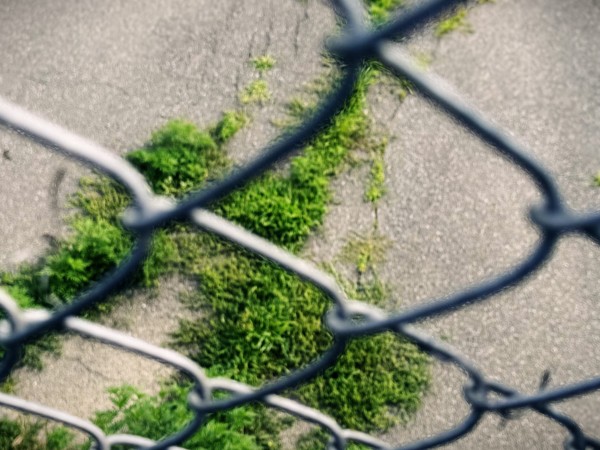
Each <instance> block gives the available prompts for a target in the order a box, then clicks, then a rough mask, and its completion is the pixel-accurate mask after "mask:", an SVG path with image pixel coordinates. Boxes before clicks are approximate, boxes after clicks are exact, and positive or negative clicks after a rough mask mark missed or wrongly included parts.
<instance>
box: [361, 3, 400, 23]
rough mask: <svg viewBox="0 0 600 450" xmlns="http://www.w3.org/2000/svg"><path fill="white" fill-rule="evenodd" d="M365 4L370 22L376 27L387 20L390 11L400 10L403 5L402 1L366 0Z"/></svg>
mask: <svg viewBox="0 0 600 450" xmlns="http://www.w3.org/2000/svg"><path fill="white" fill-rule="evenodd" d="M365 3H366V4H367V7H368V11H369V16H370V17H371V20H372V21H373V23H374V24H376V25H378V24H381V23H383V22H385V21H386V20H387V19H388V18H389V16H390V12H391V11H393V10H394V9H395V8H400V7H401V6H402V5H403V4H404V0H367V1H366V2H365Z"/></svg>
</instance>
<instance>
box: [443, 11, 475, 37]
mask: <svg viewBox="0 0 600 450" xmlns="http://www.w3.org/2000/svg"><path fill="white" fill-rule="evenodd" d="M467 13H468V10H467V8H465V7H460V8H458V10H457V11H456V12H455V13H454V14H453V15H452V16H450V17H448V18H446V19H444V20H442V21H441V22H440V23H438V24H437V26H436V27H435V35H436V36H437V37H442V36H445V35H446V34H448V33H451V32H453V31H458V30H460V31H463V32H465V33H472V32H473V27H472V26H471V24H470V23H469V21H468V19H467Z"/></svg>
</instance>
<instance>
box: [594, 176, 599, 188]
mask: <svg viewBox="0 0 600 450" xmlns="http://www.w3.org/2000/svg"><path fill="white" fill-rule="evenodd" d="M594 184H595V185H596V186H598V187H600V172H598V173H597V174H596V176H595V177H594Z"/></svg>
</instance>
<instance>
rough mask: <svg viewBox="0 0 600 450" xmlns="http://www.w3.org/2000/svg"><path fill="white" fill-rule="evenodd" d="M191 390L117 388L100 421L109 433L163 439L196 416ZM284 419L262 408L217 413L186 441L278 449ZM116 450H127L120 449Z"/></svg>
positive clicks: (193, 447) (197, 446)
mask: <svg viewBox="0 0 600 450" xmlns="http://www.w3.org/2000/svg"><path fill="white" fill-rule="evenodd" d="M188 392H189V388H188V386H187V385H185V384H183V385H182V384H176V383H170V384H168V385H166V386H164V387H163V389H162V390H161V391H160V393H159V394H158V395H156V396H150V395H147V394H144V393H142V392H140V391H138V390H137V389H135V388H134V387H132V386H127V385H126V386H121V387H118V388H114V389H111V391H110V393H111V401H112V403H113V406H114V407H113V408H112V409H110V410H106V411H100V412H98V413H96V417H95V419H94V422H95V423H96V425H98V426H99V427H100V428H102V429H103V430H104V431H105V432H106V433H108V434H115V433H123V432H125V433H129V434H134V435H139V436H146V437H148V438H150V439H154V440H162V439H165V438H166V437H168V436H170V435H172V434H174V433H176V432H177V431H179V430H181V429H182V428H184V427H185V425H186V424H187V423H189V422H190V421H191V419H192V418H193V414H192V413H191V412H190V410H189V409H188V408H187V406H186V405H187V403H186V402H187V398H186V397H187V394H188ZM282 423H283V422H282V421H281V420H280V419H277V420H276V419H274V418H273V415H272V414H268V412H267V409H266V408H265V407H263V406H261V405H256V406H255V405H250V406H243V407H241V408H236V409H234V410H233V411H230V412H227V413H219V414H215V415H213V416H212V417H211V418H210V419H209V421H208V423H206V424H205V425H204V426H202V428H200V430H199V431H198V433H196V434H195V435H194V436H192V437H191V438H190V439H188V440H187V441H185V442H184V443H183V446H184V447H185V448H188V449H190V450H212V449H228V450H261V449H274V448H278V447H279V444H278V442H277V435H278V432H279V431H280V430H281V427H282ZM115 450H125V448H124V447H118V448H117V447H115Z"/></svg>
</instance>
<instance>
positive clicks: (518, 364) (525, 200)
mask: <svg viewBox="0 0 600 450" xmlns="http://www.w3.org/2000/svg"><path fill="white" fill-rule="evenodd" d="M200 3H201V5H200V6H198V2H191V1H175V0H173V1H166V0H165V1H161V2H152V3H151V2H142V1H139V0H138V1H132V2H127V3H125V2H111V3H109V6H106V5H102V6H101V5H99V4H97V3H95V2H87V1H84V2H76V1H74V0H71V1H65V2H62V3H61V4H60V5H55V4H53V5H50V4H41V5H40V4H38V3H35V2H33V1H19V2H17V1H7V2H3V3H2V5H0V24H1V26H0V29H2V30H3V31H4V32H3V33H1V34H0V48H2V49H3V50H2V53H3V57H2V59H1V61H0V95H2V96H4V97H7V98H9V99H11V100H13V101H15V102H18V103H20V104H22V105H24V106H26V107H27V108H30V109H32V110H33V111H36V112H39V113H41V114H43V115H45V116H47V117H51V118H52V119H53V120H55V121H56V122H58V123H60V124H62V125H65V126H67V127H68V128H70V129H73V130H75V131H77V132H79V133H81V134H83V135H85V136H87V137H90V138H92V139H95V140H97V141H99V142H100V143H102V144H104V145H106V146H107V147H109V148H112V149H114V150H115V151H117V152H119V153H122V152H124V151H126V150H128V149H131V148H135V146H137V145H140V144H141V143H143V142H144V140H145V139H147V137H148V135H149V133H150V132H151V130H153V129H155V128H156V126H157V125H158V124H160V123H162V122H164V121H165V120H166V119H167V118H170V117H178V116H182V117H187V118H190V119H191V120H194V121H196V122H198V123H209V122H211V121H214V120H216V119H217V118H218V115H219V113H220V112H221V111H222V110H226V109H231V108H234V107H235V106H236V96H237V93H238V92H239V90H240V89H241V88H242V87H243V86H244V85H245V84H246V83H247V82H248V81H249V80H250V79H252V77H253V76H255V75H254V73H253V71H252V69H251V68H250V67H249V65H248V59H249V57H251V56H256V55H258V54H263V53H271V54H272V55H273V56H274V57H275V58H276V59H277V60H278V64H277V68H276V69H275V70H274V71H273V72H272V73H271V74H270V75H268V76H269V77H270V78H269V79H268V81H269V83H270V85H271V87H272V91H273V93H274V97H275V99H274V101H273V102H272V103H271V104H270V105H268V106H267V107H265V108H263V109H258V110H256V112H255V113H254V114H253V115H254V116H255V121H254V123H253V125H252V126H251V127H250V128H249V130H247V131H244V132H243V133H242V135H240V136H239V137H238V138H237V139H236V140H235V142H234V143H233V146H232V148H231V152H232V154H233V155H234V156H235V157H236V158H237V159H238V160H239V161H244V160H246V159H247V158H248V157H249V156H250V155H252V154H254V153H255V152H256V151H258V150H259V149H260V147H261V145H262V144H264V143H265V142H267V141H268V140H269V139H271V138H272V137H273V136H275V133H276V131H277V130H276V129H275V128H274V127H273V126H272V125H271V124H270V123H269V120H270V119H272V118H273V116H276V115H277V114H278V113H279V112H280V111H281V102H282V101H283V100H284V99H286V98H289V97H290V95H292V94H293V93H294V92H297V91H299V90H300V89H301V84H302V82H304V81H310V80H311V79H313V78H314V77H316V76H317V75H318V74H319V73H321V72H322V70H323V69H322V68H321V66H320V57H319V48H320V42H321V40H322V38H323V37H324V36H325V35H326V34H327V32H328V31H329V30H331V29H332V24H333V19H332V16H331V14H330V13H329V12H328V11H327V9H326V8H324V7H323V6H322V5H320V4H318V3H316V2H314V1H309V2H307V3H306V4H304V3H301V2H292V1H289V2H276V1H268V2H267V1H245V2H234V1H224V2H215V3H210V2H207V1H203V2H200ZM202 6H204V8H203V7H202ZM469 21H470V23H471V24H472V28H473V30H474V32H473V33H471V34H465V33H460V32H457V33H453V34H450V35H448V36H446V37H444V38H443V39H442V40H441V41H438V40H437V39H435V38H433V37H431V32H430V31H429V32H426V33H424V34H423V36H420V37H419V38H418V39H417V40H416V42H415V43H414V44H411V46H410V48H411V49H412V51H414V52H415V53H417V52H418V53H423V52H424V53H429V54H432V55H433V56H434V58H433V59H434V62H433V63H432V65H431V70H432V71H434V72H435V73H437V74H439V75H441V76H442V77H444V78H445V79H447V80H448V81H449V82H450V83H451V84H452V85H454V86H455V87H456V89H457V90H458V91H459V92H461V93H463V94H465V95H466V97H467V98H468V99H469V100H470V102H471V103H472V104H474V105H475V106H477V107H478V108H480V109H481V110H482V111H483V112H485V113H486V115H487V116H489V117H491V118H492V119H493V120H494V121H495V122H496V123H498V124H499V125H501V126H502V127H504V128H505V129H506V130H508V131H509V132H510V133H511V134H512V135H513V136H515V137H516V138H517V139H518V140H519V141H520V142H521V143H523V144H524V145H525V147H526V148H528V149H529V150H530V151H531V152H532V154H533V155H534V156H535V157H536V158H538V159H539V160H540V161H542V162H543V163H544V164H545V166H546V167H548V169H549V170H551V172H552V173H553V175H554V176H555V177H556V179H557V182H558V185H559V186H560V188H561V190H562V192H563V194H564V196H565V198H566V199H567V201H568V203H569V205H570V206H572V207H573V208H575V209H582V210H583V209H588V208H594V207H595V208H598V205H599V204H600V190H599V189H595V188H593V187H592V183H591V179H592V176H593V175H594V174H595V173H596V172H597V171H598V170H599V169H600V150H598V144H597V143H598V142H600V126H598V123H600V96H599V95H598V93H599V92H600V39H599V37H600V5H598V2H595V1H593V0H581V1H570V2H565V1H558V0H529V1H527V2H519V1H516V0H497V1H496V2H494V3H488V4H484V5H481V6H479V7H477V8H475V9H474V10H473V11H471V12H470V14H469ZM256 30H260V31H256ZM371 105H372V106H371V112H372V115H373V117H374V118H375V120H376V122H377V123H378V125H379V126H381V127H382V128H385V129H387V130H388V132H389V133H390V134H391V135H392V136H393V137H394V138H393V139H392V141H391V143H390V147H389V149H388V151H387V153H386V172H387V190H388V193H387V195H386V197H385V198H384V200H383V201H382V204H381V205H380V208H379V212H378V217H379V223H380V229H381V231H382V232H383V233H384V234H386V235H387V236H388V238H390V239H391V241H392V243H393V244H392V245H391V249H390V251H389V252H388V255H387V262H386V263H385V265H384V266H383V267H382V269H381V272H382V277H383V278H385V279H386V280H387V281H388V282H390V283H391V284H392V285H393V287H394V292H395V294H396V295H395V299H394V301H392V302H390V308H392V307H394V308H401V307H403V306H409V305H411V304H417V303H420V302H424V301H427V300H429V299H431V298H438V297H443V296H445V295H447V294H449V293H451V292H455V291H458V290H460V289H462V288H464V287H465V286H469V285H471V284H473V283H476V282H479V281H482V280H485V279H487V278H488V277H491V276H494V275H495V274H498V273H501V272H503V271H505V270H507V269H508V268H509V267H511V266H512V265H514V264H516V263H517V262H518V261H520V260H521V259H523V258H524V257H525V255H527V254H528V251H530V250H531V249H532V248H533V246H534V245H535V242H536V239H537V234H536V232H535V229H534V228H533V227H532V226H531V224H530V223H529V222H528V221H527V219H526V217H527V216H526V213H527V211H528V208H529V207H530V206H531V205H532V204H535V203H536V202H538V201H539V195H538V194H537V191H536V188H535V186H534V185H533V184H532V182H531V181H530V180H529V179H528V178H527V177H526V176H525V175H524V174H522V173H521V172H520V171H519V170H518V169H516V168H515V167H514V166H513V165H511V164H510V162H509V161H506V160H504V159H502V158H500V157H498V156H496V155H495V154H494V153H493V152H492V151H491V150H490V149H489V148H487V147H486V146H485V145H483V144H481V143H479V142H478V141H477V139H476V138H475V137H473V136H472V135H470V134H469V133H467V132H465V131H463V130H461V129H460V127H459V126H457V125H456V124H455V123H453V122H452V121H451V120H448V119H447V118H446V117H445V116H444V115H442V114H441V113H439V112H438V111H437V110H435V108H434V107H432V105H430V104H428V103H427V102H426V101H424V100H422V99H420V98H419V97H418V96H410V97H409V98H407V99H406V100H405V101H404V102H403V103H402V105H400V106H399V102H398V99H397V97H395V96H394V95H393V94H392V93H390V92H389V90H388V89H383V88H382V89H380V90H378V91H375V92H373V93H372V95H371ZM0 147H2V149H3V150H5V149H6V150H9V158H10V160H9V159H3V160H2V161H1V162H0V176H1V177H2V180H3V182H2V183H0V197H2V198H3V199H8V200H3V202H4V201H7V202H8V204H6V203H4V205H5V208H6V209H5V211H6V210H7V211H9V213H8V214H4V215H3V216H2V217H0V233H1V234H0V242H1V245H2V254H1V255H0V266H2V267H14V266H15V265H17V264H18V263H20V262H22V261H32V260H34V259H35V258H36V257H37V256H39V255H40V254H41V253H42V252H43V250H44V248H45V247H46V246H47V240H48V238H44V237H43V235H44V234H52V233H60V232H61V230H63V227H62V225H60V223H61V220H60V219H61V217H62V216H63V215H64V211H65V210H64V207H62V206H61V205H63V204H64V197H65V196H66V195H67V193H68V192H69V191H71V190H72V189H73V188H74V186H75V180H76V179H77V177H78V176H79V175H80V174H81V173H84V171H82V170H81V169H79V168H77V167H76V166H74V165H72V164H70V163H68V162H65V161H63V160H62V159H60V158H57V157H55V156H53V155H51V154H49V153H48V152H45V151H43V150H41V149H40V148H39V147H36V146H33V145H31V144H27V143H24V141H22V140H20V139H17V138H15V137H14V136H12V135H9V134H6V133H4V132H3V133H0ZM60 169H63V170H65V171H66V175H65V176H64V177H63V178H64V179H63V182H62V183H61V185H60V186H59V187H54V188H53V187H52V186H53V183H55V182H56V180H58V179H59V178H60V177H57V175H56V173H57V171H59V170H60ZM361 177H363V178H364V171H362V172H361V171H360V170H358V171H355V172H351V173H349V174H346V175H344V176H343V178H342V179H341V180H340V181H339V182H338V183H337V184H336V189H337V191H336V200H337V201H336V204H335V206H334V207H333V208H332V211H331V214H330V215H329V216H328V219H327V223H326V225H325V227H324V229H323V230H322V231H321V232H320V234H319V236H318V237H317V238H316V239H314V240H313V242H312V243H311V246H310V247H309V251H310V252H311V253H313V254H314V255H315V257H316V258H321V259H324V258H326V257H327V255H329V256H330V255H335V254H336V253H337V251H338V250H339V248H340V247H341V245H343V242H344V240H345V239H348V238H349V237H350V236H351V235H352V232H355V231H358V232H366V230H368V228H369V227H370V226H371V224H372V221H373V219H374V217H373V213H372V210H371V208H370V207H369V206H368V205H366V206H365V205H364V204H363V203H362V190H363V189H364V179H361ZM53 197H58V198H57V199H56V200H54V199H53ZM53 204H54V205H58V206H57V208H53V207H52V205H53ZM599 256H600V249H598V248H597V247H595V246H593V245H592V244H591V243H589V242H587V241H585V240H584V239H582V238H578V237H569V238H568V239H564V240H563V241H562V242H561V244H560V246H559V248H558V250H557V252H556V253H555V255H554V257H553V259H552V261H551V262H550V263H549V264H548V265H547V266H546V267H545V268H543V269H542V270H541V271H540V272H539V273H537V274H536V275H535V276H533V277H532V278H531V279H529V280H527V281H526V282H525V283H523V284H520V285H519V286H517V287H515V288H514V289H511V290H508V291H506V292H504V293H502V294H501V295H498V296H496V297H494V298H493V299H491V300H490V301H488V302H486V303H483V304H480V305H473V306H471V307H469V308H467V309H464V310H461V311H457V312H455V313H453V314H451V315H448V316H447V317H444V318H441V319H435V320H431V321H429V322H427V323H425V324H423V325H424V326H425V327H426V328H427V329H428V330H430V331H431V332H432V333H433V334H435V335H437V336H438V337H443V338H444V339H446V340H447V341H449V343H451V344H452V345H454V346H456V347H457V348H458V349H460V350H461V351H462V352H463V353H464V354H465V355H467V356H468V357H469V358H470V359H471V360H473V361H475V362H476V364H477V366H478V367H480V368H481V369H482V370H483V371H484V372H485V373H486V374H487V375H489V376H490V377H492V378H493V379H495V380H498V381H502V382H504V383H507V384H509V385H511V386H513V387H516V388H519V389H522V390H524V391H525V392H534V391H535V390H536V389H537V387H538V385H539V382H540V377H541V374H542V373H543V372H544V371H545V370H550V371H551V374H552V381H551V385H553V386H557V385H563V384H566V383H569V382H573V381H576V380H580V379H582V378H584V377H589V376H594V375H597V374H598V373H599V372H600V355H599V353H598V348H600V346H599V343H600V326H599V325H600V313H599V312H598V308H597V301H598V299H599V298H600V287H599V286H598V279H599V276H600V267H599V265H598V264H597V261H598V257H599ZM167 297H168V296H167ZM156 311H157V314H158V315H160V314H163V313H164V311H165V309H164V308H162V309H161V308H160V307H156ZM140 317H141V320H140V321H139V323H140V324H143V325H140V327H141V328H140V330H141V329H143V328H144V327H151V328H152V327H154V325H155V324H156V323H159V322H158V320H157V319H155V318H154V315H151V314H150V313H148V315H144V313H142V314H141V315H140ZM144 318H145V319H146V320H144ZM150 319H151V320H150ZM134 322H135V321H134ZM135 323H137V322H135ZM166 328H168V326H166V327H165V330H164V331H165V332H166V331H168V330H167V329H166ZM131 331H132V333H133V334H138V330H137V329H136V327H133V328H132V330H131ZM140 334H141V335H143V336H145V334H144V332H143V330H141V331H140ZM163 335H164V333H163ZM160 336H161V335H160V333H158V335H156V336H154V338H155V339H157V341H160ZM75 350H77V349H75ZM81 353H82V354H84V355H86V354H87V356H88V359H90V360H91V361H92V362H93V361H94V359H95V358H94V355H95V354H94V352H93V351H91V350H90V351H87V353H86V351H83V352H81ZM106 361H107V360H104V363H105V364H101V365H100V366H103V365H108V363H107V362H106ZM109 361H110V360H109ZM114 362H115V363H116V364H123V362H122V361H121V360H119V359H115V360H114ZM60 364H64V362H62V363H61V361H60V360H59V361H58V365H60ZM81 367H83V366H81ZM74 370H76V369H75V368H73V369H70V371H71V372H72V371H74ZM80 370H81V372H80V373H78V374H76V375H75V376H74V378H78V377H81V376H83V375H82V374H84V373H86V372H85V370H84V369H80ZM94 370H95V369H94ZM123 370H124V371H126V369H123ZM134 370H135V369H134ZM433 371H434V379H433V385H432V387H431V389H430V392H429V393H428V394H427V396H426V398H425V402H424V406H423V408H422V409H421V410H420V411H419V412H418V414H417V415H416V417H415V418H414V419H413V420H411V422H410V423H409V424H408V425H407V426H403V427H398V428H397V429H394V430H392V431H391V432H389V433H388V435H387V436H386V437H387V438H388V440H389V441H390V442H394V443H400V442H406V441H409V440H411V439H416V438H422V437H425V436H428V435H432V434H434V433H437V432H439V431H441V430H443V429H445V428H448V427H450V426H451V425H452V424H454V423H456V422H457V421H458V420H460V418H461V417H462V416H463V415H464V414H465V413H466V412H467V411H468V409H467V407H466V405H465V404H464V401H462V394H461V383H462V382H463V381H464V379H463V377H462V376H461V374H460V373H457V372H456V371H455V370H454V369H448V368H446V367H444V366H442V365H441V364H435V365H434V369H433ZM47 373H51V372H50V371H48V372H47ZM52 376H53V377H55V378H54V379H56V377H57V376H63V375H57V374H54V375H52ZM85 376H91V375H89V374H88V375H85ZM37 383H38V385H37V389H38V390H37V391H36V386H35V385H34V386H33V388H27V389H25V388H23V390H22V391H21V392H22V395H24V396H27V397H28V398H35V399H37V400H40V401H46V402H48V403H50V404H52V402H53V401H55V402H58V401H59V400H58V398H59V397H60V396H61V392H56V391H57V390H55V391H54V392H52V390H50V392H48V393H46V394H44V395H47V396H48V397H42V396H41V395H39V386H40V384H48V381H47V380H42V379H39V380H37ZM88 384H93V383H89V382H88ZM52 395H54V397H52ZM86 395H87V393H86ZM88 396H89V397H90V401H89V402H87V403H88V405H87V406H85V407H82V406H81V404H80V403H85V402H84V401H80V402H79V403H78V402H77V401H75V403H77V404H74V405H68V406H65V408H67V410H69V411H73V412H76V413H80V414H83V415H88V414H89V413H87V412H88V410H90V408H93V407H94V406H95V403H96V402H97V401H98V400H97V399H96V398H95V397H94V396H93V395H91V394H89V395H88ZM81 398H82V396H81V395H79V399H81ZM599 400H600V397H599V396H598V395H596V394H594V395H589V396H586V397H582V398H580V399H576V400H570V401H566V402H563V403H561V404H560V405H559V406H560V409H561V410H564V411H565V412H567V413H569V414H570V415H572V416H573V417H574V418H575V419H577V421H578V422H579V423H581V424H582V426H584V428H585V429H586V431H588V432H591V433H592V434H595V435H596V436H600V425H599V423H598V419H597V413H598V411H599V409H600V408H599V407H600V403H599ZM90 411H93V409H91V410H90ZM86 413H87V414H86ZM564 436H565V435H564V433H563V432H562V430H561V429H560V428H558V427H557V426H555V425H554V424H552V423H550V422H548V421H547V420H545V419H543V418H540V417H538V416H536V415H534V414H532V413H531V414H529V413H528V414H525V415H524V416H523V417H519V418H518V420H514V421H510V422H508V423H503V422H502V421H500V420H499V419H498V418H497V417H488V418H486V419H485V420H484V421H483V423H482V424H481V425H480V426H479V427H478V428H477V429H476V430H475V431H473V432H472V433H471V434H470V435H469V436H467V437H466V438H464V439H462V440H460V441H458V442H457V443H455V444H453V445H452V446H450V448H458V449H480V448H491V449H509V448H511V449H515V448H516V449H532V448H533V449H550V448H561V445H562V441H563V440H564Z"/></svg>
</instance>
